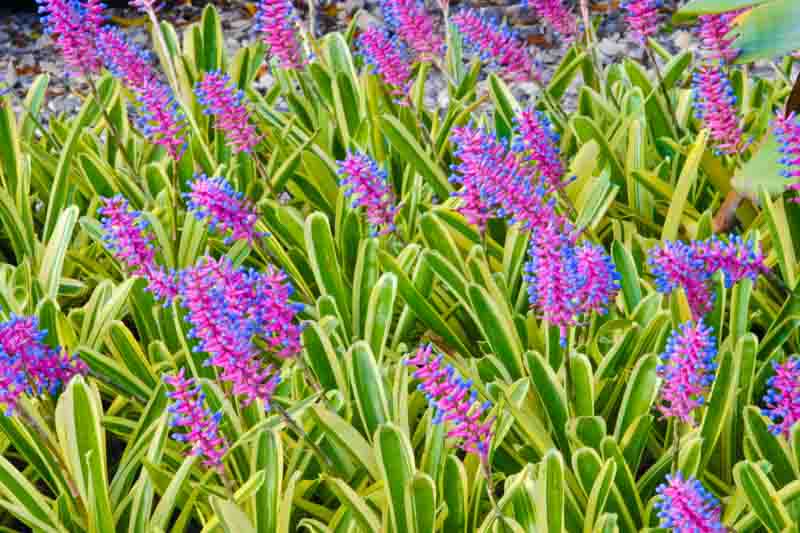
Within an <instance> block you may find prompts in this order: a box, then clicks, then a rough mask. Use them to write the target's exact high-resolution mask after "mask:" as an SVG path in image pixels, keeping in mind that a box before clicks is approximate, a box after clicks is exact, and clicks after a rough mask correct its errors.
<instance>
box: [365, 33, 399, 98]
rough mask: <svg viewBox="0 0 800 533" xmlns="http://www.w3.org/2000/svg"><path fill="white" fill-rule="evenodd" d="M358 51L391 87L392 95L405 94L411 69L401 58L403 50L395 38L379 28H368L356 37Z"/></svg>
mask: <svg viewBox="0 0 800 533" xmlns="http://www.w3.org/2000/svg"><path fill="white" fill-rule="evenodd" d="M358 50H359V51H360V53H361V55H362V56H363V57H364V59H365V60H366V62H367V64H368V65H369V66H370V67H371V68H372V70H373V71H374V72H375V74H377V75H378V76H380V78H381V80H383V82H384V83H385V84H387V85H389V86H391V87H392V94H393V95H395V96H403V95H405V94H406V91H407V89H408V85H409V79H410V78H411V67H410V66H409V65H408V63H407V62H406V60H405V58H404V57H403V49H402V48H401V46H400V45H399V44H398V40H397V39H396V38H393V37H390V36H389V34H388V32H386V30H383V29H379V28H375V27H372V28H368V29H367V30H365V31H364V33H362V34H361V35H359V37H358Z"/></svg>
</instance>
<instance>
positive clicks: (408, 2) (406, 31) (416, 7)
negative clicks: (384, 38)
mask: <svg viewBox="0 0 800 533" xmlns="http://www.w3.org/2000/svg"><path fill="white" fill-rule="evenodd" d="M379 2H380V6H381V12H382V13H383V20H384V21H385V22H386V25H387V26H389V28H390V29H391V30H392V31H393V32H394V33H396V34H397V35H398V36H399V37H400V39H402V40H403V41H404V42H405V43H406V44H408V46H409V48H411V50H413V51H414V53H415V54H417V55H418V56H420V58H421V59H423V60H425V59H429V58H431V57H436V56H440V55H441V54H442V52H443V50H444V40H443V39H442V37H441V36H440V35H439V34H438V33H436V31H435V30H434V21H433V17H431V15H430V14H429V13H428V11H427V10H426V9H425V4H424V3H423V2H422V1H420V0H379Z"/></svg>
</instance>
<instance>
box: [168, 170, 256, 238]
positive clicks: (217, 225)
mask: <svg viewBox="0 0 800 533" xmlns="http://www.w3.org/2000/svg"><path fill="white" fill-rule="evenodd" d="M189 186H190V188H191V191H189V192H188V193H184V194H183V196H184V197H185V198H186V204H187V208H188V209H189V211H191V212H192V213H194V216H195V217H196V218H197V219H198V220H207V221H208V224H209V226H210V228H211V231H216V232H219V233H221V234H222V235H224V236H225V242H226V243H227V244H230V243H232V242H234V241H238V240H246V241H247V242H248V243H249V244H252V243H253V241H254V240H255V239H256V238H259V237H262V236H263V234H262V233H259V232H257V231H256V230H255V226H256V222H257V221H258V215H256V211H255V206H254V205H253V203H252V202H251V201H250V200H246V199H244V195H243V194H242V193H240V192H237V191H236V190H235V189H234V188H233V186H232V185H231V184H230V183H228V181H227V180H226V179H225V178H222V177H214V178H209V177H208V176H206V175H205V174H196V175H195V177H194V180H193V181H192V182H191V183H190V185H189Z"/></svg>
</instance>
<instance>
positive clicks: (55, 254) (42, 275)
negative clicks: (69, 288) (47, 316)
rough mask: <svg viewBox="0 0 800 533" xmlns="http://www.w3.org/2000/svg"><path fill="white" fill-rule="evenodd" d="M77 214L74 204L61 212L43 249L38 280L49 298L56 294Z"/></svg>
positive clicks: (54, 296)
mask: <svg viewBox="0 0 800 533" xmlns="http://www.w3.org/2000/svg"><path fill="white" fill-rule="evenodd" d="M78 215H79V212H78V208H77V207H75V206H74V205H73V206H70V207H68V208H67V209H65V210H64V211H62V212H61V214H60V215H59V217H58V222H56V227H55V229H54V230H53V234H52V236H51V237H50V241H49V242H48V243H47V247H46V248H45V250H44V256H42V263H41V265H40V267H39V280H40V281H41V282H42V286H43V288H44V290H45V294H46V295H47V296H48V297H50V298H56V297H57V296H58V288H59V286H60V285H61V274H62V270H63V268H64V259H65V258H66V255H67V249H68V248H69V244H70V241H71V240H72V232H73V230H74V229H75V224H76V223H77V222H78Z"/></svg>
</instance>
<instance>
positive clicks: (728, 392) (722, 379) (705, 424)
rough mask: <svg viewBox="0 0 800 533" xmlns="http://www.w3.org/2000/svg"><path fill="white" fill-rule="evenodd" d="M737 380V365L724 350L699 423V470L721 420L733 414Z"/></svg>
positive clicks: (715, 436) (706, 461)
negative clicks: (701, 447) (700, 456)
mask: <svg viewBox="0 0 800 533" xmlns="http://www.w3.org/2000/svg"><path fill="white" fill-rule="evenodd" d="M738 382H739V365H738V362H737V361H735V360H734V358H733V357H732V356H731V353H730V352H725V353H724V354H723V355H722V357H721V358H720V359H719V368H718V369H717V374H716V377H715V378H714V385H713V386H712V387H711V394H710V395H709V399H708V403H707V404H706V410H705V413H704V415H703V421H702V422H701V424H700V436H701V437H702V438H703V458H702V460H701V462H700V470H701V471H702V470H703V469H705V466H706V465H707V464H708V461H709V459H710V457H711V452H713V451H714V447H715V446H716V445H717V441H718V440H719V436H720V435H721V434H722V428H723V422H724V421H725V420H727V419H728V417H731V416H733V407H734V405H735V403H734V402H735V401H736V386H737V384H738Z"/></svg>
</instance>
